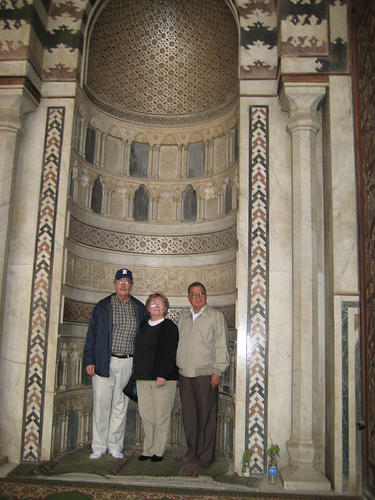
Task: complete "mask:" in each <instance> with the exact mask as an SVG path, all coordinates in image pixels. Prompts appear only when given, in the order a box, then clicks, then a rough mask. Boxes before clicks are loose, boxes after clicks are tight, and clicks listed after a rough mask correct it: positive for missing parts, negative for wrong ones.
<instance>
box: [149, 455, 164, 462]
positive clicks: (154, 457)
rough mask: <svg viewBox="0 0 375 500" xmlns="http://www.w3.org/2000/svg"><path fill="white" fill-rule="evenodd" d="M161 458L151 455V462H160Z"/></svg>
mask: <svg viewBox="0 0 375 500" xmlns="http://www.w3.org/2000/svg"><path fill="white" fill-rule="evenodd" d="M162 460H163V457H158V456H157V455H154V456H152V457H151V462H161V461H162Z"/></svg>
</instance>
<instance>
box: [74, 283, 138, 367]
mask: <svg viewBox="0 0 375 500" xmlns="http://www.w3.org/2000/svg"><path fill="white" fill-rule="evenodd" d="M113 295H115V294H114V293H113V294H111V295H108V297H105V298H104V299H102V300H100V301H99V302H98V303H97V304H96V306H95V307H94V310H93V312H92V315H91V319H90V323H89V327H88V330H87V335H86V343H85V348H84V350H83V366H84V368H86V366H89V365H95V373H96V374H97V375H99V376H100V377H109V363H110V361H111V354H112V352H111V349H112V328H113V326H112V325H113V321H112V306H111V297H112V296H113ZM130 299H131V301H132V302H133V305H134V310H135V315H136V318H137V333H136V337H137V336H138V335H139V331H140V325H141V323H142V322H143V320H144V319H145V318H146V317H147V312H146V308H145V306H144V305H143V304H142V302H141V301H140V300H138V299H136V298H135V297H133V296H132V295H130Z"/></svg>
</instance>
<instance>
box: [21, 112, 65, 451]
mask: <svg viewBox="0 0 375 500" xmlns="http://www.w3.org/2000/svg"><path fill="white" fill-rule="evenodd" d="M64 112H65V108H48V111H47V126H46V137H45V145H44V156H43V172H42V185H41V196H40V203H39V220H38V230H37V243H36V245H37V246H36V253H35V262H34V279H33V290H32V304H31V317H30V327H29V341H28V350H27V352H28V360H27V370H26V390H25V392H26V404H25V413H24V430H23V449H22V458H23V460H24V461H37V460H39V459H40V451H41V432H42V421H43V401H44V394H43V391H44V385H45V370H46V363H45V360H46V350H47V341H48V338H47V336H48V322H49V314H48V313H49V308H48V303H49V295H50V287H51V279H52V260H53V245H54V232H55V218H56V208H57V187H58V178H59V168H60V159H61V146H62V137H63V125H64Z"/></svg>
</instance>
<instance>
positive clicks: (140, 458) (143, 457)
mask: <svg viewBox="0 0 375 500" xmlns="http://www.w3.org/2000/svg"><path fill="white" fill-rule="evenodd" d="M150 458H151V460H152V457H148V456H147V455H140V456H139V457H138V460H140V461H141V462H144V461H145V460H150Z"/></svg>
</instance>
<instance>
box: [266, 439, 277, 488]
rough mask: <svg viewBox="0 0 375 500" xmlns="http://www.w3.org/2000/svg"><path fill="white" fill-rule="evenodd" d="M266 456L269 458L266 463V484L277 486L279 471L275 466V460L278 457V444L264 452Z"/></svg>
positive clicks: (272, 445)
mask: <svg viewBox="0 0 375 500" xmlns="http://www.w3.org/2000/svg"><path fill="white" fill-rule="evenodd" d="M266 451H267V455H268V456H269V457H270V459H269V462H268V483H269V484H277V478H278V475H279V470H278V466H277V458H276V457H279V456H280V448H279V445H278V444H271V446H270V447H269V448H268V449H267V450H266Z"/></svg>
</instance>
